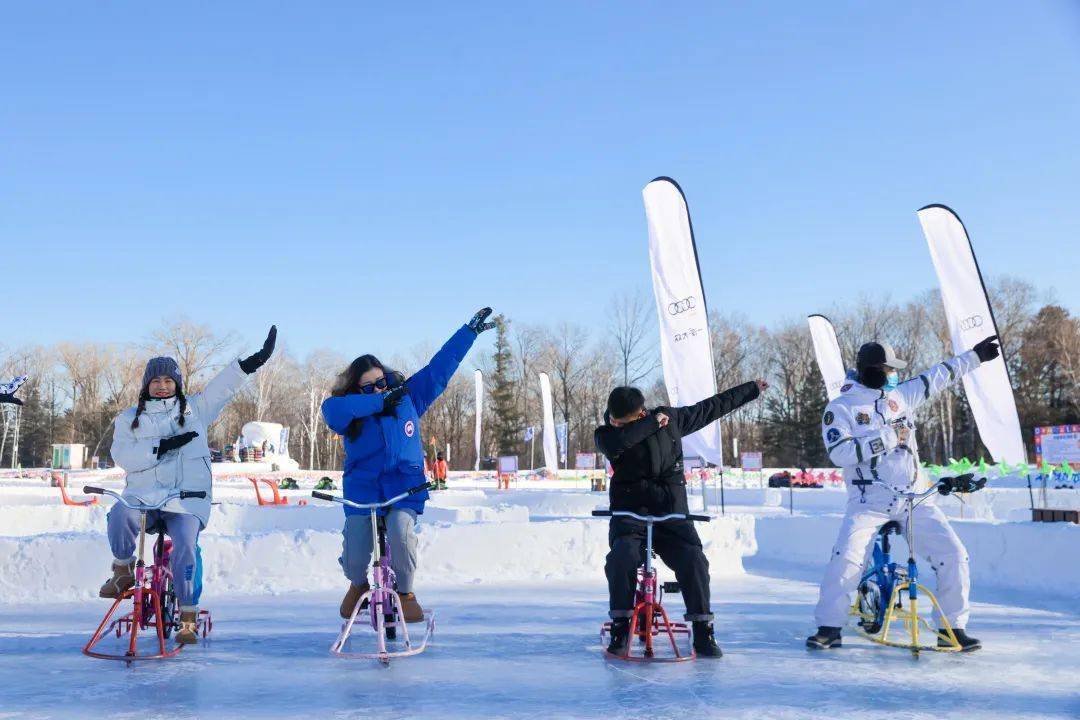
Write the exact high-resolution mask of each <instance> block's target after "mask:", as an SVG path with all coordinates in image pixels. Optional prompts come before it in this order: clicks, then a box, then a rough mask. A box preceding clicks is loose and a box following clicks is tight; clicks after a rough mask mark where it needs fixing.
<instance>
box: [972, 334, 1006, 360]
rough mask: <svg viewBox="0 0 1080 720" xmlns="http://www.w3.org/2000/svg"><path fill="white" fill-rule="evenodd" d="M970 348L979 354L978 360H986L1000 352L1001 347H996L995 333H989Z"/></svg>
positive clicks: (996, 337)
mask: <svg viewBox="0 0 1080 720" xmlns="http://www.w3.org/2000/svg"><path fill="white" fill-rule="evenodd" d="M971 349H972V350H974V351H975V354H976V355H978V356H979V362H988V361H990V360H993V359H994V358H996V357H997V356H998V355H1000V354H1001V349H1000V348H998V336H997V335H991V336H990V337H988V338H986V339H985V340H980V341H979V342H977V343H975V347H973V348H971Z"/></svg>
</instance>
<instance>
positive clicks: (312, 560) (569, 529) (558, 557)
mask: <svg viewBox="0 0 1080 720" xmlns="http://www.w3.org/2000/svg"><path fill="white" fill-rule="evenodd" d="M315 510H316V509H315V508H273V509H268V510H262V511H260V512H261V513H262V514H261V516H260V517H265V518H274V519H275V520H276V521H284V520H285V519H287V518H288V519H291V520H297V519H300V518H303V519H304V520H305V521H308V520H310V519H312V518H321V520H320V521H323V520H325V522H326V523H327V524H329V523H331V522H333V525H332V527H326V528H325V529H315V530H312V529H302V530H274V531H270V532H249V533H243V534H223V533H222V532H221V530H222V528H221V527H219V528H217V531H216V532H210V531H208V532H207V533H206V534H205V535H203V536H202V539H201V545H202V549H203V558H204V561H205V568H206V570H205V572H206V575H205V577H206V583H207V587H208V588H210V589H211V590H210V592H212V593H213V594H222V593H235V594H263V593H283V592H294V591H308V590H333V589H338V588H340V587H341V585H342V582H343V579H342V575H341V570H340V568H339V567H338V564H337V558H338V556H339V554H340V552H341V534H340V523H341V516H340V513H339V512H335V513H333V518H331V517H330V514H329V513H319V512H316V511H315ZM330 510H334V509H333V508H331V509H330ZM753 522H754V521H753V518H752V517H750V516H746V515H729V516H728V517H726V518H722V519H718V520H714V521H713V522H710V523H701V524H699V525H698V528H699V532H700V534H701V538H702V541H703V543H704V546H705V552H706V554H707V555H708V557H709V562H710V565H711V567H712V572H713V574H714V575H715V576H725V575H735V574H740V573H742V572H743V567H742V558H743V557H744V556H746V555H749V554H752V553H753V552H754V549H755V546H754V532H753ZM222 524H223V525H224V524H225V523H222ZM419 539H420V546H419V553H420V564H421V570H420V575H421V582H424V581H425V579H426V580H427V582H430V583H437V584H458V583H481V582H482V583H490V584H515V583H536V582H545V581H549V580H558V579H561V578H566V577H570V578H586V577H587V578H589V579H590V580H593V581H595V580H596V579H597V578H598V577H599V578H602V577H603V566H604V556H605V554H606V553H607V522H606V521H603V520H581V519H564V520H552V521H546V522H496V523H465V524H450V523H446V522H432V521H430V520H427V521H425V522H423V523H422V524H421V525H420V531H419ZM110 558H111V555H110V553H109V548H108V543H107V542H106V540H105V537H104V533H103V532H94V533H91V532H80V533H49V534H43V535H36V536H30V537H0V603H18V602H57V601H64V600H87V599H91V598H94V597H95V596H96V593H97V588H98V586H99V585H100V584H101V582H102V580H103V579H104V578H105V576H106V575H107V573H108V568H109V563H110ZM668 577H669V578H670V577H671V575H670V573H668Z"/></svg>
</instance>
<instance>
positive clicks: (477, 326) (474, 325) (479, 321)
mask: <svg viewBox="0 0 1080 720" xmlns="http://www.w3.org/2000/svg"><path fill="white" fill-rule="evenodd" d="M490 314H491V308H489V307H486V308H482V309H480V310H478V311H477V313H476V314H475V315H473V316H472V320H470V321H469V329H470V330H472V331H473V332H474V333H476V334H477V335H479V334H480V333H482V332H484V331H485V330H490V329H491V328H493V327H495V323H486V322H484V321H485V320H487V317H488V315H490Z"/></svg>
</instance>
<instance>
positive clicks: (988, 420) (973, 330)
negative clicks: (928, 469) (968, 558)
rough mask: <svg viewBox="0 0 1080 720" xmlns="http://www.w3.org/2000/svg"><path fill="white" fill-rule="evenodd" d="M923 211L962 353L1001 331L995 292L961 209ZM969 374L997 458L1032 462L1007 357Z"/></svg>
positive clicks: (982, 428) (975, 408) (972, 401)
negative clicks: (992, 301) (981, 268)
mask: <svg viewBox="0 0 1080 720" xmlns="http://www.w3.org/2000/svg"><path fill="white" fill-rule="evenodd" d="M918 214H919V222H920V223H921V224H922V229H923V234H924V235H926V242H927V243H928V244H929V245H930V258H931V259H932V260H933V261H934V268H935V269H936V270H937V276H938V282H939V283H940V284H941V300H942V302H943V303H944V305H945V315H946V318H947V320H948V323H949V331H950V333H951V334H952V344H953V352H954V353H955V354H957V355H959V354H960V353H962V352H965V351H967V350H970V349H971V348H972V347H973V346H974V345H975V343H977V342H979V341H980V340H983V339H985V338H987V337H989V336H991V335H997V326H996V324H995V323H994V313H993V311H992V310H991V309H990V298H989V297H988V296H987V294H986V286H985V285H984V284H983V279H982V274H981V273H980V272H979V264H978V262H977V261H976V260H975V250H974V248H973V247H972V246H971V239H970V238H969V237H968V234H967V230H966V229H964V224H963V223H962V222H960V218H959V217H957V215H956V213H954V212H953V211H952V210H950V209H949V208H947V207H945V206H944V205H927V206H926V207H924V208H923V209H921V210H919V213H918ZM963 380H964V390H965V392H966V393H967V399H968V404H969V405H970V406H971V414H972V415H973V416H974V417H975V425H976V426H977V427H978V428H979V436H980V437H981V438H982V441H983V444H984V445H986V448H987V450H989V451H990V454H991V455H992V456H993V458H994V460H996V461H997V462H1007V463H1011V464H1017V463H1022V462H1026V461H1027V456H1026V453H1025V452H1024V440H1023V437H1022V436H1021V434H1020V418H1019V417H1018V416H1017V414H1016V400H1015V398H1014V397H1013V391H1012V383H1011V382H1010V381H1009V370H1008V368H1007V367H1006V365H1005V359H1004V357H1002V358H1000V359H998V360H994V361H991V362H989V363H987V364H986V365H985V366H983V367H980V368H979V369H977V370H975V371H974V372H970V373H968V374H967V375H965V376H964V378H963Z"/></svg>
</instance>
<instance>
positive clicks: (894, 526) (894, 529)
mask: <svg viewBox="0 0 1080 720" xmlns="http://www.w3.org/2000/svg"><path fill="white" fill-rule="evenodd" d="M902 531H903V529H902V528H901V527H900V523H899V522H898V521H896V520H890V521H889V522H887V523H885V524H884V525H882V526H881V529H880V530H878V535H880V536H881V537H885V536H886V535H888V534H889V533H895V534H897V535H899V534H900V533H901V532H902Z"/></svg>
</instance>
